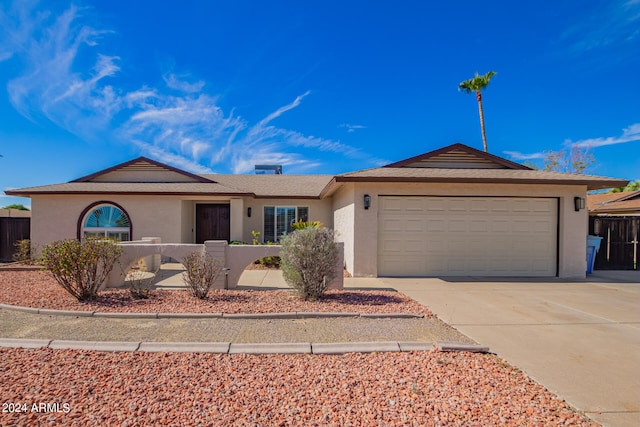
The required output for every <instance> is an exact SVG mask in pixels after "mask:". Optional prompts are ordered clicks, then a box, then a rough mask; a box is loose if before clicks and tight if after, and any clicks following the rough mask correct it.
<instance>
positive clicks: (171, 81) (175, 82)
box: [162, 73, 206, 93]
mask: <svg viewBox="0 0 640 427" xmlns="http://www.w3.org/2000/svg"><path fill="white" fill-rule="evenodd" d="M185 77H188V76H177V75H175V74H173V73H170V74H166V75H164V76H163V77H162V78H163V79H164V81H165V83H166V84H167V86H168V87H170V88H171V89H176V90H179V91H181V92H185V93H196V92H200V91H202V88H204V85H205V84H206V83H205V82H203V81H202V80H198V81H197V82H193V83H189V82H188V81H186V80H185V79H184V78H185Z"/></svg>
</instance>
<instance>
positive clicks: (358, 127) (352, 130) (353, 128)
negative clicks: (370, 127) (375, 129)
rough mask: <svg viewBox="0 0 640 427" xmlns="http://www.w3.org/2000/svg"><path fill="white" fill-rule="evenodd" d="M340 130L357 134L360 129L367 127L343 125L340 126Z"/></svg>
mask: <svg viewBox="0 0 640 427" xmlns="http://www.w3.org/2000/svg"><path fill="white" fill-rule="evenodd" d="M338 127H339V128H345V129H347V132H349V133H352V132H355V131H356V130H358V129H366V128H367V127H366V126H362V125H350V124H349V123H342V124H341V125H339V126H338Z"/></svg>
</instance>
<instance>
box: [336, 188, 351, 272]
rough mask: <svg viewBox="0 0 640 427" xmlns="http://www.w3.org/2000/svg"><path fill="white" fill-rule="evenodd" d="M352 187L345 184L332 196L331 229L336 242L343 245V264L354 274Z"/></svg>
mask: <svg viewBox="0 0 640 427" xmlns="http://www.w3.org/2000/svg"><path fill="white" fill-rule="evenodd" d="M353 187H354V185H353V184H352V183H347V184H345V185H343V187H342V188H341V189H339V190H338V191H337V192H336V193H335V194H334V195H333V229H334V231H335V237H336V241H338V242H342V243H343V244H344V264H345V268H346V269H347V271H348V272H349V273H351V274H354V270H353V268H354V249H355V241H354V237H355V236H354V215H355V199H354V190H353Z"/></svg>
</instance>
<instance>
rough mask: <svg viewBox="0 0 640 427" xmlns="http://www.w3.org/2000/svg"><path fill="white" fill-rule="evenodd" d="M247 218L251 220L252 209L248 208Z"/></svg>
mask: <svg viewBox="0 0 640 427" xmlns="http://www.w3.org/2000/svg"><path fill="white" fill-rule="evenodd" d="M247 216H248V217H249V218H251V208H247Z"/></svg>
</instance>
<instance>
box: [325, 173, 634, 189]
mask: <svg viewBox="0 0 640 427" xmlns="http://www.w3.org/2000/svg"><path fill="white" fill-rule="evenodd" d="M336 182H372V183H375V182H434V183H481V184H547V185H586V186H587V189H588V190H601V189H606V188H614V187H619V186H620V185H621V184H622V183H624V182H627V181H624V180H617V179H610V180H595V179H584V180H563V179H536V178H474V177H446V178H445V177H354V176H348V177H347V176H337V177H336ZM623 185H626V184H623Z"/></svg>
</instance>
